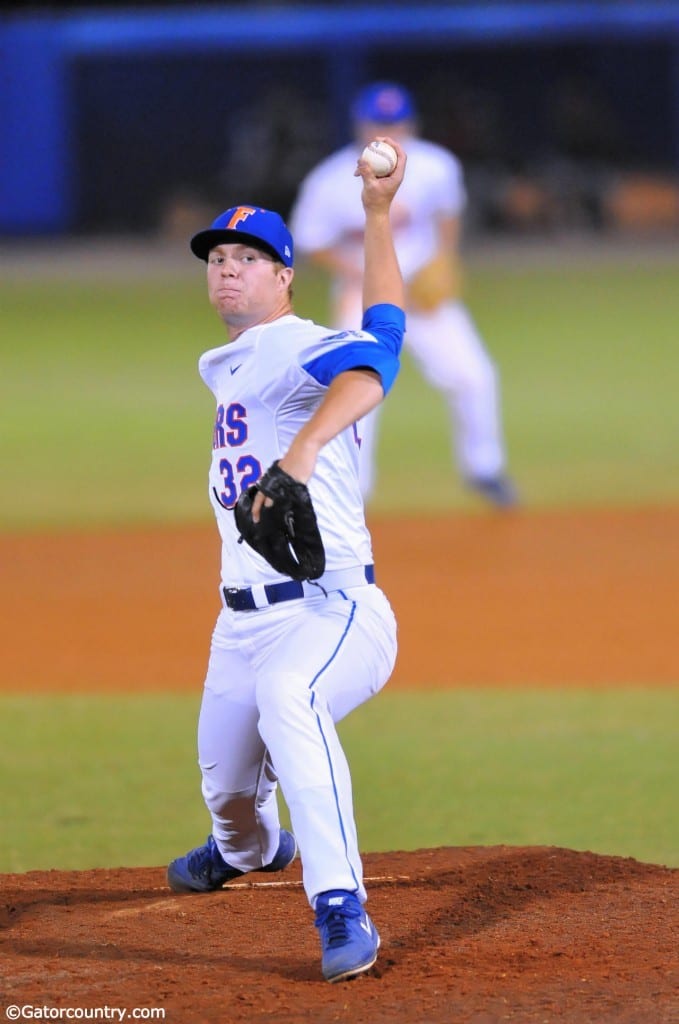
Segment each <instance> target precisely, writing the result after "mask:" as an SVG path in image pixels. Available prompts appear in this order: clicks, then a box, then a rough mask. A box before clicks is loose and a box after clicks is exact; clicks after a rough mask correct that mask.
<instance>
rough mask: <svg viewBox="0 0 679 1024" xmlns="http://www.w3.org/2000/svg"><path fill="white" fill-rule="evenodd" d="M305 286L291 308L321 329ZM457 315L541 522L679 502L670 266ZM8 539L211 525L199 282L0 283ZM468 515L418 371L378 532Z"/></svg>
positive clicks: (570, 275)
mask: <svg viewBox="0 0 679 1024" xmlns="http://www.w3.org/2000/svg"><path fill="white" fill-rule="evenodd" d="M325 294H326V293H325V288H324V285H323V283H322V281H321V280H320V279H318V278H314V277H311V276H309V274H308V273H307V274H306V276H305V275H304V274H303V273H300V276H299V279H298V283H297V308H298V310H299V312H300V313H301V314H303V315H305V316H306V315H310V316H313V317H317V318H320V319H321V320H324V319H325V318H326V309H325ZM469 302H470V306H471V308H472V310H473V312H474V314H475V316H476V319H477V321H478V324H479V326H480V328H481V330H482V332H483V334H484V336H485V338H486V341H487V344H488V347H489V349H490V350H491V352H492V353H493V355H494V357H495V358H496V360H497V363H498V366H499V369H500V371H501V380H502V386H503V399H504V411H505V421H506V430H507V440H508V447H509V454H510V460H511V464H512V469H513V471H514V474H515V476H516V478H517V480H518V482H519V484H520V487H521V491H522V493H523V495H524V497H525V500H526V502H527V503H529V504H531V505H535V506H539V505H542V506H545V505H582V504H639V503H653V502H655V503H657V502H663V501H676V500H677V499H679V445H677V437H679V403H677V401H676V395H677V393H679V345H677V324H678V323H679V260H678V261H677V263H676V264H669V265H658V266H647V267H644V266H641V267H630V266H618V267H614V266H608V267H598V268H594V269H590V270H587V271H585V270H583V269H574V268H567V267H565V268H563V269H560V270H555V269H550V268H544V269H538V270H534V269H533V270H526V269H524V270H521V269H512V268H505V269H498V268H485V269H484V268H479V269H477V270H476V271H475V272H474V274H473V276H471V279H470V287H469ZM0 306H1V307H2V309H3V336H4V338H5V339H6V340H5V341H4V342H3V346H2V353H1V362H0V446H1V450H0V455H1V457H2V466H3V473H2V477H1V479H0V528H5V529H7V528H12V529H30V528H36V527H40V528H51V527H54V526H64V525H67V526H73V525H97V524H102V523H111V524H119V523H129V522H138V523H141V522H147V523H153V522H178V521H183V522H187V521H203V520H204V521H209V518H210V512H209V508H208V505H207V502H206V498H205V486H206V484H205V481H206V475H207V467H208V461H209V455H210V447H209V445H210V436H211V428H212V416H213V401H212V397H211V395H210V394H209V392H208V391H207V389H206V388H205V387H204V385H203V384H202V382H201V381H200V379H199V377H198V374H197V369H196V363H197V360H198V356H199V355H200V353H201V352H202V351H203V350H204V349H206V348H209V347H211V346H213V345H217V344H221V343H222V341H223V339H224V335H223V331H222V328H221V326H220V324H219V322H218V321H217V318H216V317H215V316H214V314H213V313H212V311H211V310H210V308H209V307H208V304H207V300H206V297H205V294H204V288H203V285H202V281H201V280H200V279H196V277H195V276H194V275H189V274H188V273H187V279H186V280H184V279H182V278H179V279H177V278H176V277H172V278H171V279H170V280H168V281H167V282H165V283H163V282H162V281H159V280H158V279H150V280H147V281H135V282H133V283H126V282H124V281H119V280H112V281H110V282H108V283H104V284H102V283H101V282H90V283H83V282H82V281H80V282H79V281H77V280H73V281H72V280H69V279H64V280H61V281H50V280H45V281H42V282H41V283H40V288H39V291H38V294H37V295H36V285H35V283H34V282H31V283H23V282H21V281H18V282H14V283H12V284H11V285H10V284H6V285H0ZM423 492H426V493H427V507H428V508H431V509H432V510H434V511H436V510H440V509H442V508H459V507H465V508H471V507H476V505H475V504H474V502H473V499H471V498H470V497H469V496H467V495H466V493H465V492H464V490H463V488H462V487H461V486H460V483H459V481H458V479H457V475H456V473H455V472H454V471H453V467H452V460H451V453H450V451H449V440H448V428H447V411H446V409H445V407H444V403H443V400H442V398H441V396H440V395H439V394H438V393H437V392H434V391H432V389H431V388H430V387H429V386H428V385H426V384H425V383H424V382H423V381H422V379H421V377H420V376H419V374H417V373H416V372H415V371H414V369H413V365H412V363H411V361H410V359H409V358H408V357H407V355H406V357H405V358H404V368H403V372H402V374H401V376H400V378H399V380H398V381H397V384H396V386H395V389H394V392H393V394H392V396H391V397H390V399H389V401H388V402H387V403H386V405H385V407H384V412H383V419H382V431H381V449H380V482H379V489H378V492H377V496H376V498H375V502H374V508H375V510H376V511H379V512H380V513H383V514H393V513H400V512H404V511H408V512H411V511H413V509H419V507H420V505H421V503H419V502H418V495H419V494H421V493H423Z"/></svg>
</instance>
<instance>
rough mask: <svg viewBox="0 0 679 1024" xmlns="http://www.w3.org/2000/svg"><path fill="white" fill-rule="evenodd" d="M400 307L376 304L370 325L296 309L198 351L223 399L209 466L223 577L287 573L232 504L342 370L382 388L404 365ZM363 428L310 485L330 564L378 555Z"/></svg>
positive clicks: (234, 579) (331, 451) (321, 463)
mask: <svg viewBox="0 0 679 1024" xmlns="http://www.w3.org/2000/svg"><path fill="white" fill-rule="evenodd" d="M403 325H404V316H403V312H402V311H401V310H400V309H398V308H397V307H395V306H390V305H377V306H373V307H372V308H371V309H370V310H368V312H367V314H366V316H365V318H364V326H365V328H366V329H365V330H362V331H343V332H339V333H338V332H333V331H331V330H330V329H328V328H326V327H321V326H319V325H317V324H315V323H313V322H312V321H310V320H302V319H300V318H299V317H298V316H295V315H293V314H289V315H287V316H284V317H281V318H279V319H278V320H275V321H274V322H272V323H268V324H262V325H259V326H256V327H252V328H250V329H249V330H247V331H245V332H243V334H241V335H240V336H239V337H238V338H237V339H236V340H235V341H233V342H230V343H228V344H226V345H223V346H220V347H219V348H215V349H212V350H210V351H208V352H206V353H205V354H204V355H203V356H202V357H201V359H200V362H199V370H200V373H201V376H202V377H203V380H204V381H205V383H206V384H207V385H208V387H209V388H210V389H211V390H212V392H213V393H214V395H215V397H216V399H217V415H216V419H215V426H214V434H213V454H212V464H211V468H210V475H209V488H210V500H211V502H212V505H213V508H214V510H215V514H216V517H217V523H218V526H219V531H220V535H221V538H222V585H223V586H225V587H227V588H230V587H243V586H251V585H254V584H258V583H271V582H277V581H279V580H281V579H285V577H282V576H281V575H280V574H278V573H277V572H276V571H275V570H274V569H272V568H271V566H270V565H269V564H268V563H267V562H266V561H265V560H264V559H263V558H262V557H261V556H260V555H258V554H257V553H256V552H255V551H253V549H252V548H251V547H250V546H249V545H248V544H246V543H239V542H238V541H239V534H238V530H237V528H236V523H235V517H234V513H233V509H234V506H235V504H236V502H237V500H238V497H239V495H240V494H241V492H242V491H243V490H245V489H247V488H248V487H249V486H250V485H252V484H254V483H256V482H257V480H258V479H259V478H260V476H261V475H262V473H263V472H264V471H265V470H266V469H267V468H268V467H269V466H270V465H271V463H272V462H273V461H274V460H275V459H279V458H282V457H283V456H284V455H285V453H286V452H287V450H288V448H289V446H290V443H291V442H292V440H293V438H294V437H295V435H296V434H297V433H298V431H299V429H300V428H301V427H302V426H303V424H304V423H305V422H306V421H307V420H308V419H309V417H310V415H311V414H312V413H313V411H314V410H315V409H316V407H317V406H318V405H319V404H320V402H321V400H322V399H323V397H324V395H325V392H326V390H327V387H328V385H329V383H330V381H331V380H332V378H333V377H334V376H336V375H337V374H338V373H340V372H342V371H344V370H349V369H354V368H356V367H358V366H362V367H370V368H371V369H374V370H376V371H377V372H378V373H379V374H380V376H381V379H382V385H383V388H384V391H385V393H386V392H387V391H388V390H389V388H390V387H391V384H392V383H393V380H394V378H395V376H396V373H397V371H398V353H399V351H400V348H401V342H402V338H403ZM358 447H359V442H358V437H357V434H356V431H355V429H353V428H351V427H350V428H348V429H346V430H344V431H343V432H342V433H341V434H339V435H338V436H337V437H336V438H334V439H333V440H332V441H330V442H329V443H328V444H327V445H325V446H324V448H323V449H322V450H321V452H320V453H319V456H318V461H317V465H316V471H315V472H314V474H313V476H312V478H311V480H310V481H309V484H308V486H309V491H310V494H311V499H312V501H313V505H314V509H315V511H316V516H317V519H318V525H319V529H320V532H321V536H322V538H323V543H324V546H325V551H326V569H327V570H335V569H343V568H348V567H353V566H357V565H368V564H370V563H371V562H372V552H371V543H370V536H369V533H368V530H367V527H366V524H365V517H364V511H363V501H362V498H361V492H360V487H359V483H358Z"/></svg>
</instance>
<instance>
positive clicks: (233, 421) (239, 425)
mask: <svg viewBox="0 0 679 1024" xmlns="http://www.w3.org/2000/svg"><path fill="white" fill-rule="evenodd" d="M246 416H247V411H246V409H245V406H244V405H241V403H240V402H232V403H231V405H229V406H227V407H226V408H225V407H224V406H223V405H218V406H217V415H216V418H215V427H214V431H213V434H212V447H213V448H214V449H217V448H227V447H228V448H240V446H241V445H242V444H245V442H246V441H247V439H248V425H247V420H246ZM226 427H230V428H231V429H230V430H227V429H226Z"/></svg>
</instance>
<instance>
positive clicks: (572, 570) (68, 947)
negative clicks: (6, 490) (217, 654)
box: [0, 509, 679, 1024]
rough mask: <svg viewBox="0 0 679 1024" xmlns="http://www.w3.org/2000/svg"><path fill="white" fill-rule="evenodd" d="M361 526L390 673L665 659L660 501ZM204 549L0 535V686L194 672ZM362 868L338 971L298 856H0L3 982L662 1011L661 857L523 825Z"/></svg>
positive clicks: (190, 1010) (461, 679)
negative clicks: (389, 640)
mask: <svg viewBox="0 0 679 1024" xmlns="http://www.w3.org/2000/svg"><path fill="white" fill-rule="evenodd" d="M373 535H374V539H375V551H376V563H377V573H378V580H379V582H380V583H381V585H382V586H383V587H384V589H385V590H386V592H387V593H388V594H389V596H390V598H391V600H392V603H393V605H394V608H395V610H396V613H397V616H398V618H399V622H400V630H401V636H400V657H399V663H398V667H397V670H396V673H395V676H394V679H393V681H392V683H391V684H390V685H392V686H404V687H414V686H430V687H431V686H439V687H443V686H455V685H470V684H471V685H479V686H482V685H490V684H492V685H507V686H512V685H533V686H537V685H550V686H556V685H559V686H563V685H571V684H574V685H586V686H619V685H625V684H630V685H632V684H633V685H654V686H658V685H664V686H675V685H676V684H677V683H678V682H679V645H677V643H676V596H677V594H678V593H679V509H674V510H672V509H664V510H663V509H657V510H653V509H647V510H643V509H641V510H630V511H627V512H624V513H622V512H617V513H615V512H610V511H603V510H602V511H594V512H592V511H590V512H586V513H585V512H579V513H570V514H569V513H566V512H553V513H548V512H545V513H530V514H524V513H519V514H510V515H507V516H487V517H486V516H473V515H470V516H451V517H449V518H447V519H437V520H430V521H428V522H421V523H417V522H415V521H411V522H407V523H404V522H403V521H392V520H385V521H383V522H379V523H374V524H373ZM434 537H435V542H433V538H434ZM218 557H219V552H218V547H217V543H216V539H215V536H214V531H213V529H212V528H208V527H206V528H185V529H162V530H153V531H148V530H137V531H126V532H113V531H111V532H108V533H100V534H95V533H87V534H75V533H71V534H65V535H61V536H51V535H38V536H29V535H25V536H15V537H7V536H5V537H0V560H1V562H2V565H3V574H2V583H1V584H0V586H1V588H2V589H1V592H0V621H1V622H2V624H3V631H4V636H3V639H2V648H3V686H4V689H6V690H7V691H8V692H26V691H32V692H40V691H44V692H50V691H52V692H63V691H78V690H81V691H83V690H85V691H90V692H96V691H102V692H106V691H111V690H112V689H114V688H120V689H123V690H126V691H134V690H140V689H146V690H156V691H158V690H175V691H181V690H187V689H191V690H194V691H195V690H196V689H197V688H199V687H200V682H201V677H202V674H203V669H204V664H205V658H206V649H207V641H208V636H209V631H210V629H211V628H212V623H213V619H214V616H215V614H216V611H217V608H218V605H217V598H216V589H215V582H216V578H217V571H218ZM365 869H366V875H367V877H368V879H369V881H368V890H369V893H370V909H371V913H372V915H373V917H374V919H375V922H376V924H377V926H378V928H379V930H380V932H381V935H382V951H381V955H380V958H379V960H378V965H377V967H376V969H375V970H374V971H372V972H371V973H370V974H369V975H366V976H365V977H363V978H360V979H358V980H356V981H355V982H352V983H347V984H340V985H335V986H330V985H328V984H327V983H325V982H323V981H322V980H321V978H320V970H319V951H318V945H317V937H316V933H315V929H314V928H313V927H312V924H311V921H312V915H311V913H310V910H309V907H308V905H307V904H306V901H305V898H304V894H303V891H302V889H301V886H300V867H299V863H298V862H296V863H295V864H294V865H293V866H292V868H291V869H290V870H289V871H288V872H286V873H285V875H283V876H281V878H280V879H279V878H275V879H274V877H273V876H266V878H267V881H266V883H263V882H258V883H256V884H253V883H241V884H240V885H239V886H236V887H232V890H231V891H229V892H224V893H216V894H212V895H207V896H197V897H191V896H188V897H179V896H175V895H174V894H172V893H170V892H169V891H168V890H167V888H166V886H165V883H164V871H163V869H162V868H160V867H158V868H143V869H116V870H97V871H82V872H58V871H51V872H28V873H26V874H23V875H0V929H1V933H0V950H1V951H2V953H3V954H4V955H3V958H2V959H1V960H0V985H1V987H0V992H1V995H2V1002H1V1003H0V1006H2V1008H3V1009H5V1010H6V1012H7V1008H8V1007H9V1006H10V1005H17V1006H24V1007H26V1006H27V1007H32V1008H33V1010H34V1011H35V1010H36V1009H40V1008H47V1011H46V1012H42V1019H77V1018H75V1017H74V1015H73V1013H71V1014H70V1015H67V1014H66V1011H67V1010H69V1009H71V1010H73V1009H74V1008H77V1009H78V1010H79V1011H84V1010H85V1009H87V1010H90V1011H94V1010H95V1009H99V1010H100V1011H102V1012H101V1013H100V1015H99V1018H98V1019H109V1020H112V1019H119V1018H118V1017H117V1016H114V1015H113V1014H112V1013H109V1015H108V1016H107V1017H104V1015H103V1010H104V1008H107V1009H108V1010H111V1008H119V1009H123V1008H124V1009H126V1010H127V1013H128V1019H132V1013H133V1011H134V1010H135V1009H137V1010H138V1011H141V1014H143V1013H145V1012H146V1013H147V1014H148V1012H150V1011H151V1010H154V1011H157V1010H159V1009H162V1010H163V1011H164V1013H165V1016H164V1019H165V1020H167V1021H169V1022H174V1024H185V1022H187V1024H193V1022H196V1024H200V1022H213V1021H214V1022H215V1024H216V1022H219V1024H222V1022H224V1021H229V1022H235V1024H260V1022H262V1024H263V1022H265V1021H270V1020H276V1021H281V1022H286V1024H295V1022H300V1024H301V1022H306V1021H309V1022H312V1021H313V1022H314V1024H326V1022H327V1024H330V1022H331V1021H332V1022H335V1021H347V1022H365V1024H500V1022H502V1021H514V1022H525V1024H551V1022H560V1024H678V1022H679V957H678V950H679V919H678V916H677V906H678V905H679V904H678V897H679V871H677V870H672V869H669V868H664V867H659V866H654V865H647V864H641V863H639V862H637V861H634V860H630V859H622V858H615V857H603V856H596V855H593V854H589V853H576V852H573V851H569V850H561V849H555V848H539V847H535V848H515V847H511V848H510V847H484V848H480V847H475V848H445V849H438V850H421V851H415V852H407V853H405V852H393V853H383V854H368V855H366V857H365ZM260 877H261V876H260ZM59 1010H61V1011H63V1016H62V1017H61V1018H59V1017H58V1016H57V1011H59ZM141 1014H140V1013H138V1014H137V1019H141ZM40 1016H41V1015H40V1014H38V1013H36V1012H33V1017H34V1018H39V1017H40ZM80 1017H81V1019H83V1018H84V1019H87V1018H85V1014H84V1012H80ZM90 1017H93V1013H91V1014H90ZM24 1019H25V1018H24ZM95 1019H96V1018H95ZM146 1019H149V1017H148V1015H147V1016H146ZM155 1019H161V1018H160V1017H159V1016H156V1017H155Z"/></svg>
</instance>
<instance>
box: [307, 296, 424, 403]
mask: <svg viewBox="0 0 679 1024" xmlns="http://www.w3.org/2000/svg"><path fill="white" fill-rule="evenodd" d="M363 330H364V331H365V332H366V333H369V334H371V335H372V337H373V338H374V339H375V341H369V340H367V339H366V340H363V339H362V338H361V336H360V334H358V333H357V332H356V331H343V332H341V333H339V334H337V335H331V336H330V337H329V338H328V339H327V340H328V341H333V340H334V339H335V338H336V340H337V341H338V342H339V341H341V340H342V339H343V338H346V339H347V340H346V341H345V342H344V343H343V344H338V345H336V346H335V348H332V349H330V350H329V351H328V352H324V353H323V354H322V355H320V356H317V357H316V358H315V359H311V360H310V361H309V362H308V363H304V364H303V365H304V369H305V370H306V371H307V373H310V374H311V376H312V377H313V378H314V379H315V380H317V381H318V382H319V384H323V385H324V386H325V387H327V386H328V385H329V384H330V382H331V380H332V379H333V378H334V377H337V375H338V374H340V373H344V372H345V371H346V370H358V369H359V368H363V367H365V368H367V369H369V370H374V371H375V373H378V374H379V375H380V379H381V381H382V390H383V391H384V393H385V395H386V394H387V392H388V391H389V390H390V389H391V387H392V385H393V383H394V381H395V380H396V376H397V374H398V371H399V367H400V364H399V358H398V357H399V353H400V351H401V346H402V344H403V334H404V331H405V314H404V312H403V310H402V309H400V308H399V307H398V306H392V305H389V304H387V303H381V304H380V305H377V306H371V307H370V308H369V309H367V310H366V311H365V313H364V315H363Z"/></svg>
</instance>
